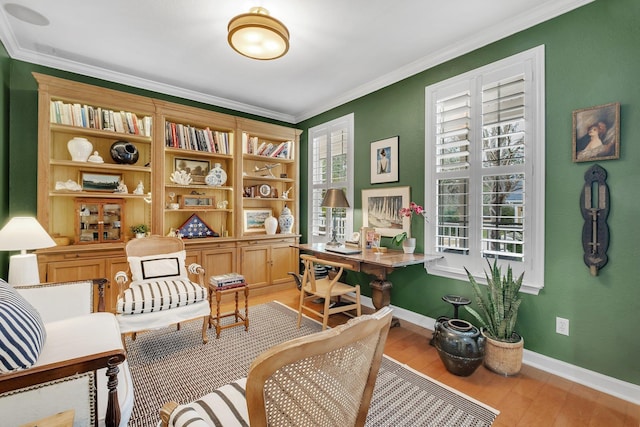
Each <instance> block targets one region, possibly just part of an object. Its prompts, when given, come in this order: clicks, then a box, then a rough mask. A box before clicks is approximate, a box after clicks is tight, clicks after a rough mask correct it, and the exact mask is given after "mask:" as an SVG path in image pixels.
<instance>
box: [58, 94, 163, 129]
mask: <svg viewBox="0 0 640 427" xmlns="http://www.w3.org/2000/svg"><path fill="white" fill-rule="evenodd" d="M50 116H51V123H57V124H62V125H69V126H78V127H83V128H91V129H100V130H108V131H112V132H119V133H128V134H131V135H142V136H151V127H152V118H151V116H145V117H143V118H141V119H140V118H138V116H136V114H135V113H132V112H129V111H113V110H108V109H103V108H101V107H92V106H91V105H86V104H85V105H81V104H77V103H75V104H71V103H66V102H62V101H51V104H50Z"/></svg>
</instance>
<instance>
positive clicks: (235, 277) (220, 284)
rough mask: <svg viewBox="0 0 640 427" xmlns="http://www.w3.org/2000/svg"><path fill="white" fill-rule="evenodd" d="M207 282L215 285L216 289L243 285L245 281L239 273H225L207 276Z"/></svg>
mask: <svg viewBox="0 0 640 427" xmlns="http://www.w3.org/2000/svg"><path fill="white" fill-rule="evenodd" d="M209 284H210V285H212V286H216V287H217V289H230V288H237V287H240V286H245V285H246V284H247V282H245V280H244V276H243V275H242V274H239V273H227V274H219V275H217V276H211V277H210V278H209Z"/></svg>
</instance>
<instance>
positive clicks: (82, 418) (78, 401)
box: [0, 279, 133, 427]
mask: <svg viewBox="0 0 640 427" xmlns="http://www.w3.org/2000/svg"><path fill="white" fill-rule="evenodd" d="M105 282H106V280H105V279H101V280H95V281H92V280H89V281H79V282H65V283H46V284H41V285H33V286H16V287H15V288H16V289H17V290H18V293H19V294H20V295H22V296H23V297H24V298H25V299H26V300H27V301H28V302H29V303H30V304H31V305H32V306H33V307H34V308H35V309H36V310H37V311H38V313H39V314H40V317H41V318H42V322H43V323H44V326H45V329H46V340H45V342H44V345H43V347H42V349H41V352H40V355H39V356H38V359H37V361H36V363H35V364H34V365H33V366H31V367H29V368H27V369H22V370H17V371H12V372H8V373H0V414H2V422H1V424H2V425H3V426H18V425H21V424H23V423H27V422H29V421H35V420H38V419H40V418H44V417H47V416H49V415H52V414H55V413H58V412H62V411H65V410H68V409H73V410H74V411H75V419H74V426H78V427H79V426H83V427H84V426H92V425H96V423H97V425H98V426H116V425H119V426H122V427H125V426H126V425H127V424H128V421H129V418H130V416H131V411H132V409H133V384H132V380H131V373H130V371H129V367H128V365H127V362H126V360H125V350H124V347H123V344H122V340H121V337H120V330H119V327H118V322H117V320H116V318H115V316H114V315H113V314H111V313H93V312H92V311H93V303H94V289H100V291H99V297H97V298H96V299H99V301H100V304H99V306H102V307H103V306H104V304H103V286H104V283H105ZM0 333H2V331H1V330H0ZM116 379H117V382H116ZM109 400H111V402H109ZM109 405H110V407H109ZM96 419H97V421H96ZM118 420H119V421H118Z"/></svg>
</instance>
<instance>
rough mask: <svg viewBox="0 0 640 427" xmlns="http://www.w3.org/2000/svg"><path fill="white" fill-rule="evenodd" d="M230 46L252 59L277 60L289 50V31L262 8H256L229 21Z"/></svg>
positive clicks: (228, 38)
mask: <svg viewBox="0 0 640 427" xmlns="http://www.w3.org/2000/svg"><path fill="white" fill-rule="evenodd" d="M228 31H229V35H228V37H227V40H228V41H229V45H230V46H231V47H232V48H233V49H234V50H235V51H236V52H238V53H239V54H241V55H244V56H246V57H249V58H252V59H263V60H268V59H276V58H280V57H281V56H283V55H284V54H285V53H287V51H288V50H289V30H288V29H287V27H286V26H285V25H284V24H283V23H282V22H280V21H278V20H277V19H275V18H273V17H271V16H270V15H269V11H268V10H267V9H265V8H262V7H254V8H252V9H251V11H250V12H249V13H243V14H241V15H238V16H236V17H235V18H233V19H232V20H231V21H229V26H228Z"/></svg>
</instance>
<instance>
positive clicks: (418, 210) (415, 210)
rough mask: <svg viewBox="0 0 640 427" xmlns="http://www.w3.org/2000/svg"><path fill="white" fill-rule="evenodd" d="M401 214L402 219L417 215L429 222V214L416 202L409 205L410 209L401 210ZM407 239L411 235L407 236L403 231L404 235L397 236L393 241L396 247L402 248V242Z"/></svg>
mask: <svg viewBox="0 0 640 427" xmlns="http://www.w3.org/2000/svg"><path fill="white" fill-rule="evenodd" d="M399 213H400V216H401V217H405V216H406V217H410V216H411V215H412V214H415V215H418V216H422V217H423V218H424V219H425V220H427V212H425V210H424V208H423V207H422V206H420V205H419V204H417V203H415V202H411V203H409V207H408V208H400V211H399ZM407 238H409V235H408V234H407V232H406V231H403V232H402V233H400V234H396V235H395V236H393V239H391V241H392V242H393V244H395V245H396V246H400V245H401V244H402V242H403V241H404V240H406V239H407Z"/></svg>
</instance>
